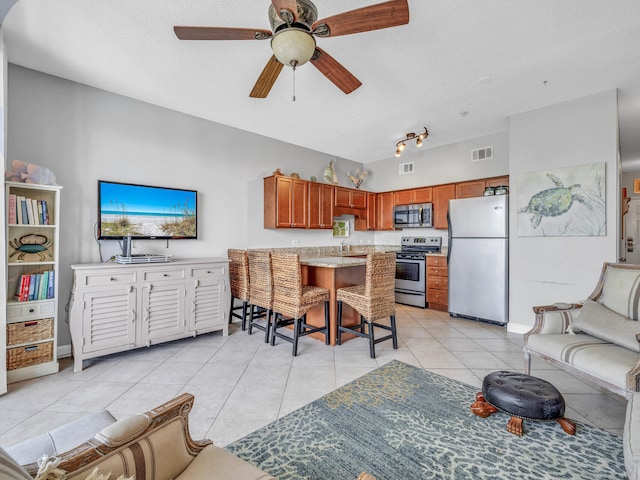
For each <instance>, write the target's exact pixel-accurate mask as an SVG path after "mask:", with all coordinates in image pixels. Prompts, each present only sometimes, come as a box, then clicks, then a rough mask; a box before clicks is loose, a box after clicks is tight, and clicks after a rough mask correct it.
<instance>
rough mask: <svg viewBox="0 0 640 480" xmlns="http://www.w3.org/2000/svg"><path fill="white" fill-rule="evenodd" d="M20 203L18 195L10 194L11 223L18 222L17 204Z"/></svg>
mask: <svg viewBox="0 0 640 480" xmlns="http://www.w3.org/2000/svg"><path fill="white" fill-rule="evenodd" d="M17 205H18V200H17V198H16V195H15V194H13V193H11V194H9V223H10V224H11V225H15V224H16V223H18V213H17V212H18V211H17V210H16V206H17Z"/></svg>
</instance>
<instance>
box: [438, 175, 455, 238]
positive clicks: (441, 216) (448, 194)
mask: <svg viewBox="0 0 640 480" xmlns="http://www.w3.org/2000/svg"><path fill="white" fill-rule="evenodd" d="M452 198H456V184H455V183H449V184H447V185H438V186H437V187H433V228H435V229H437V230H446V229H447V228H449V225H448V222H447V211H448V210H449V200H451V199H452Z"/></svg>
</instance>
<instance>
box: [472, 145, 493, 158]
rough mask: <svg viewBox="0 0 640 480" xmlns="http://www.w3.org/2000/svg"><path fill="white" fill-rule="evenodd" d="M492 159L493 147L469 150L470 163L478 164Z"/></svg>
mask: <svg viewBox="0 0 640 480" xmlns="http://www.w3.org/2000/svg"><path fill="white" fill-rule="evenodd" d="M492 158H493V147H492V146H491V147H483V148H476V149H475V150H471V161H472V162H480V161H482V160H491V159H492Z"/></svg>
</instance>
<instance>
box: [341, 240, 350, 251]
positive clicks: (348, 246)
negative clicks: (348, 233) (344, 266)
mask: <svg viewBox="0 0 640 480" xmlns="http://www.w3.org/2000/svg"><path fill="white" fill-rule="evenodd" d="M344 247H347V252H348V251H349V250H350V247H351V246H350V245H349V243H347V241H346V240H342V241H341V242H340V253H343V252H344Z"/></svg>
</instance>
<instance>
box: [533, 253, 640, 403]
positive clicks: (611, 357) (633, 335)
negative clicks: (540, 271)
mask: <svg viewBox="0 0 640 480" xmlns="http://www.w3.org/2000/svg"><path fill="white" fill-rule="evenodd" d="M533 311H534V312H535V315H536V317H535V325H534V326H533V328H532V329H531V330H530V331H529V332H528V333H526V334H525V335H524V357H525V373H529V372H530V368H531V356H536V357H539V358H542V359H544V360H546V361H548V362H549V363H551V364H553V365H556V366H558V367H561V368H563V369H565V370H567V371H569V372H571V373H573V374H575V375H576V376H578V377H580V378H583V379H585V380H587V381H588V382H589V383H590V384H596V385H599V386H601V387H604V388H605V389H607V390H609V391H611V392H614V393H617V394H619V395H623V396H625V397H629V396H630V395H631V394H633V392H636V391H638V390H640V384H639V378H640V322H639V321H638V319H639V316H640V265H626V264H616V263H605V264H604V265H603V267H602V273H601V275H600V279H599V281H598V284H597V285H596V288H595V290H594V291H593V293H592V294H591V295H590V296H589V297H588V298H587V299H586V300H585V301H584V302H581V303H568V304H554V305H545V306H537V307H533Z"/></svg>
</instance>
